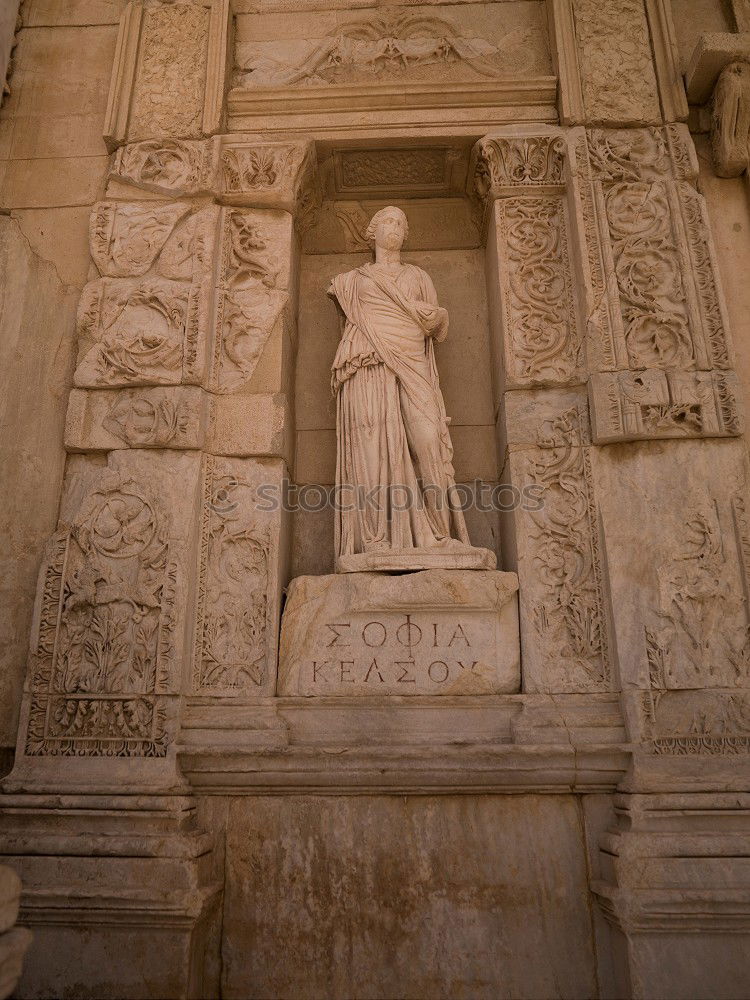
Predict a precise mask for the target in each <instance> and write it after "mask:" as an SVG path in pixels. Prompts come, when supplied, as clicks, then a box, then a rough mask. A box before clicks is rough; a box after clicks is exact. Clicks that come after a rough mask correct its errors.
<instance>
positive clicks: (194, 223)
mask: <svg viewBox="0 0 750 1000" xmlns="http://www.w3.org/2000/svg"><path fill="white" fill-rule="evenodd" d="M217 213H218V210H217V209H215V208H212V207H209V208H200V207H198V206H195V207H192V206H191V205H189V204H187V203H184V202H177V203H168V202H167V203H161V202H151V201H149V202H138V203H126V202H111V201H107V202H100V203H99V204H98V205H96V206H95V207H94V210H93V211H92V215H91V227H90V243H91V255H92V257H93V259H94V261H95V263H96V265H97V267H98V269H99V271H100V273H101V274H102V275H104V277H102V278H99V279H97V280H95V281H91V282H89V283H88V285H86V287H85V288H84V290H83V294H82V296H81V301H80V305H79V310H78V335H79V358H78V367H77V368H76V372H75V376H74V381H75V384H76V385H77V386H81V387H92V388H93V387H105V386H110V387H111V386H130V385H179V384H181V383H183V382H188V383H195V384H199V383H200V382H201V381H202V380H203V379H204V377H205V374H206V362H207V357H206V355H207V342H208V318H209V311H210V304H211V298H212V264H213V261H212V258H213V253H214V246H215V239H216V233H215V230H216V224H217V217H218V214H217Z"/></svg>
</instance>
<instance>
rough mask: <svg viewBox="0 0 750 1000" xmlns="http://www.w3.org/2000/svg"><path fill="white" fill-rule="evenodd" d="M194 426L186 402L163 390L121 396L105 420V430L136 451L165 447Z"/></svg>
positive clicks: (128, 393) (103, 422)
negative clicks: (191, 424)
mask: <svg viewBox="0 0 750 1000" xmlns="http://www.w3.org/2000/svg"><path fill="white" fill-rule="evenodd" d="M190 423H191V415H190V412H189V410H188V408H187V406H186V404H185V402H184V401H183V400H180V399H175V398H174V397H172V396H169V395H167V394H166V393H165V392H163V391H160V390H156V391H152V392H150V393H146V392H142V393H134V392H127V393H118V395H117V398H116V400H115V402H114V403H113V404H112V406H110V408H109V410H108V412H107V415H106V416H105V417H104V419H103V420H102V426H103V427H104V429H105V430H107V431H109V432H110V434H114V435H116V436H117V437H119V438H120V439H121V440H122V441H125V442H126V444H129V445H130V446H131V447H133V448H144V447H149V448H165V447H167V446H168V445H170V444H173V443H174V442H175V439H177V438H179V437H181V436H182V435H184V434H186V433H187V431H188V429H189V427H190Z"/></svg>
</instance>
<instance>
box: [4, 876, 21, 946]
mask: <svg viewBox="0 0 750 1000" xmlns="http://www.w3.org/2000/svg"><path fill="white" fill-rule="evenodd" d="M20 900H21V880H20V878H19V877H18V875H17V874H16V873H15V872H14V871H13V869H12V868H8V866H7V865H0V934H4V933H5V932H6V931H9V930H10V929H11V927H12V926H13V924H14V923H15V922H16V920H17V919H18V904H19V902H20Z"/></svg>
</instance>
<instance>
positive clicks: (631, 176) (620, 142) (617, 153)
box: [589, 128, 670, 182]
mask: <svg viewBox="0 0 750 1000" xmlns="http://www.w3.org/2000/svg"><path fill="white" fill-rule="evenodd" d="M589 155H590V157H591V167H592V171H593V173H594V176H595V177H596V178H597V179H598V180H601V181H635V182H637V181H641V180H658V179H660V178H662V177H663V176H664V175H665V174H666V173H668V171H669V169H670V161H669V156H668V150H667V144H666V141H665V138H664V135H663V133H662V130H661V129H660V128H638V129H592V130H591V131H590V132H589Z"/></svg>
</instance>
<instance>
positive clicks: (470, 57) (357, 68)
mask: <svg viewBox="0 0 750 1000" xmlns="http://www.w3.org/2000/svg"><path fill="white" fill-rule="evenodd" d="M300 41H301V40H300ZM524 41H525V33H524V32H523V31H522V30H516V31H512V32H510V33H509V34H507V35H506V36H504V37H503V38H501V39H500V40H499V41H498V42H497V43H495V42H491V41H489V40H488V39H486V38H482V37H480V36H478V35H469V34H468V33H467V32H463V31H462V30H461V29H460V28H458V27H457V26H456V25H455V24H453V23H452V22H451V21H448V20H446V19H445V18H438V17H431V16H425V15H418V14H417V15H415V14H409V13H407V14H403V13H400V12H387V11H385V12H382V13H380V12H379V13H378V15H377V16H373V17H370V18H368V19H361V20H358V21H354V22H352V23H350V24H344V25H341V26H338V27H337V28H335V29H334V31H332V32H331V33H330V34H329V35H327V36H326V37H325V38H323V39H320V40H317V41H312V42H309V43H307V44H306V45H302V51H301V52H300V55H299V57H298V59H296V60H292V61H289V62H285V61H282V60H280V59H279V58H278V56H277V53H276V51H275V47H274V46H273V45H272V44H270V43H267V44H263V43H255V42H253V43H246V44H240V45H238V46H237V72H236V75H235V86H239V87H291V86H308V87H309V86H315V87H325V86H330V85H331V84H361V83H363V82H373V83H379V82H381V81H388V80H391V79H394V78H395V79H400V80H404V79H406V80H413V81H428V80H445V79H446V78H448V79H479V80H481V79H486V78H488V77H490V78H492V77H499V76H504V75H506V74H508V73H509V72H510V73H512V72H514V71H515V72H519V71H523V70H524V69H526V70H528V69H529V67H530V66H531V65H533V62H534V56H533V54H532V53H533V48H532V47H531V46H525V45H524Z"/></svg>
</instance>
